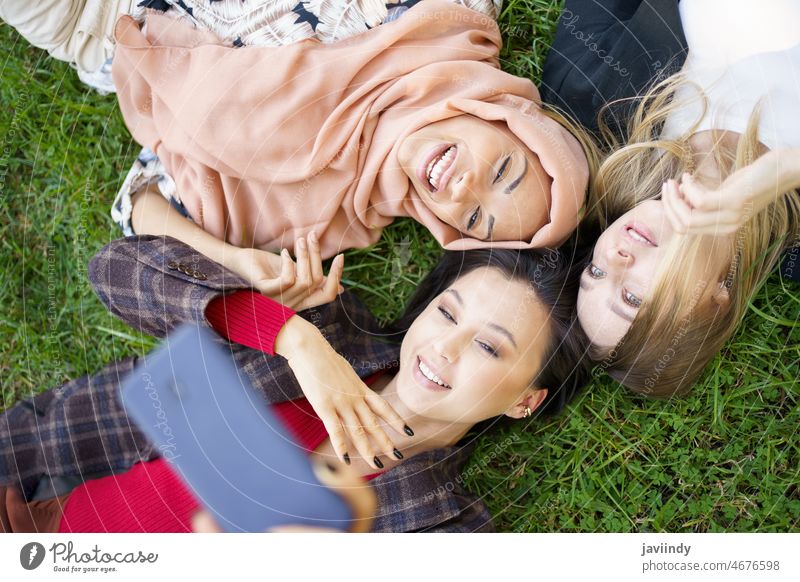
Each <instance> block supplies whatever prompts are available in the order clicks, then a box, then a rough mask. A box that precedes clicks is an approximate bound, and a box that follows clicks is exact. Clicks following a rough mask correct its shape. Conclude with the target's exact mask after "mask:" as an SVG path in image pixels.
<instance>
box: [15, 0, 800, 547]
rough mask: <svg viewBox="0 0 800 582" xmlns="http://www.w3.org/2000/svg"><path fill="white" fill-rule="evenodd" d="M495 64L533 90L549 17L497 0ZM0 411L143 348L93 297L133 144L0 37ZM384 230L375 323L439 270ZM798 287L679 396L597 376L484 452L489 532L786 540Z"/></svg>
mask: <svg viewBox="0 0 800 582" xmlns="http://www.w3.org/2000/svg"><path fill="white" fill-rule="evenodd" d="M505 6H506V8H505V10H504V13H503V16H502V18H501V24H502V25H503V30H504V32H505V33H506V36H507V38H509V43H508V45H507V46H506V49H505V50H504V55H503V56H504V59H505V62H504V67H505V68H506V69H507V70H509V71H511V72H514V73H516V74H520V75H526V76H530V77H531V78H533V79H534V80H538V76H539V74H540V72H541V65H542V62H543V56H544V54H545V53H546V50H547V46H548V44H549V42H550V41H551V39H552V35H553V32H554V29H555V22H556V19H557V16H558V9H559V3H558V2H557V1H548V0H525V1H523V0H519V1H513V0H511V1H507V2H506V3H505ZM0 42H2V45H3V46H5V47H6V50H7V52H6V53H5V54H6V56H5V57H2V59H3V60H2V65H1V66H0V75H1V78H0V139H2V146H0V224H2V237H0V247H1V248H2V250H1V251H0V265H1V266H2V272H3V278H2V289H1V290H0V304H2V310H0V326H1V327H2V342H1V343H0V373H1V374H2V376H1V377H2V380H0V386H2V397H3V402H2V405H0V409H2V407H7V406H10V405H11V404H13V403H14V402H15V401H16V400H17V399H19V398H23V397H28V396H30V395H32V394H34V393H37V392H40V391H42V390H45V389H47V388H50V387H53V386H56V385H58V384H60V383H62V382H64V381H66V380H68V379H71V378H74V377H77V376H79V375H82V374H86V373H90V372H92V371H95V370H97V369H98V368H100V367H101V366H102V365H103V364H105V363H106V362H108V361H109V360H111V359H113V358H120V357H125V356H128V355H131V354H141V353H143V352H146V351H147V350H149V349H151V348H152V347H154V346H155V345H156V344H155V342H154V340H153V339H151V338H148V337H144V336H141V335H139V334H137V333H136V332H134V331H132V330H131V329H129V328H127V327H126V326H125V325H123V324H121V323H119V322H118V321H116V320H115V319H114V317H113V316H111V315H110V314H109V313H108V312H106V310H105V309H104V308H103V306H102V305H101V303H100V302H99V301H98V300H97V298H96V297H95V296H94V294H93V292H92V289H91V286H90V285H89V282H88V280H87V276H86V265H87V262H88V260H89V259H90V258H91V256H92V255H93V254H94V253H95V252H97V250H98V249H100V247H101V246H103V245H104V244H105V243H107V242H108V241H110V240H113V239H115V238H118V237H119V236H120V234H121V233H120V232H119V230H118V229H117V227H116V226H115V225H114V224H113V223H112V222H111V219H110V216H109V212H108V209H109V206H110V203H111V201H112V199H113V198H114V195H115V193H116V191H117V189H118V187H119V186H120V184H121V182H122V180H123V177H124V175H125V173H126V172H127V170H128V168H129V167H130V165H131V163H132V162H133V160H134V158H135V156H136V153H137V152H138V149H139V148H138V147H137V146H136V145H135V144H134V143H133V142H132V141H131V140H130V137H129V134H128V132H127V131H126V129H125V127H124V125H123V123H122V119H121V116H120V115H119V112H118V110H117V107H116V102H115V99H114V97H113V96H107V97H103V96H100V95H98V94H96V93H95V92H93V91H91V90H87V89H86V88H85V87H84V86H83V85H82V84H81V83H80V82H79V81H78V79H77V76H76V74H75V72H74V71H73V70H72V69H70V68H69V67H68V66H67V65H65V64H63V63H59V62H56V61H54V60H53V59H50V58H48V57H47V55H46V53H44V52H42V51H40V50H37V49H34V48H31V47H30V46H29V45H28V44H27V43H26V42H25V41H24V40H23V39H21V38H20V37H19V36H18V35H17V34H16V33H15V32H14V31H13V30H11V29H10V28H9V27H8V26H5V25H2V27H0ZM437 252H438V249H437V246H436V244H435V242H433V241H432V240H430V237H429V236H427V233H426V232H425V231H424V229H422V228H420V227H418V225H416V224H412V223H409V222H407V221H398V222H397V223H395V224H394V225H392V227H390V228H389V229H387V230H386V232H385V236H384V238H383V239H382V241H381V242H380V243H379V244H377V245H375V246H374V247H372V248H370V249H367V250H364V251H358V252H352V253H349V254H348V257H347V261H348V267H347V269H346V274H345V276H346V279H347V281H346V283H347V284H348V285H350V286H351V287H354V288H356V289H357V290H358V292H359V294H360V295H361V296H362V297H363V298H364V299H365V300H366V301H367V303H368V304H369V305H370V307H371V308H372V309H373V310H374V311H375V312H376V313H377V314H378V315H379V316H380V317H381V318H383V319H390V318H392V317H393V316H395V315H396V314H398V313H399V311H400V309H401V307H402V304H403V302H404V300H405V299H406V298H407V296H408V294H409V293H410V292H411V291H412V290H413V288H414V285H415V284H416V283H417V282H418V281H419V279H420V278H421V276H422V275H423V274H424V273H425V272H426V270H427V269H429V268H430V267H431V266H432V264H433V263H434V262H435V260H436V256H437ZM798 360H800V286H788V285H787V286H785V287H784V286H783V285H782V283H781V281H780V279H779V278H778V276H777V275H775V276H774V277H773V278H772V279H771V280H770V282H769V284H768V285H767V286H766V287H765V288H764V289H763V290H762V292H761V293H760V294H759V295H758V297H756V298H755V300H754V301H753V304H752V306H751V309H750V310H749V313H748V315H747V318H746V320H745V322H744V325H742V327H741V329H740V331H739V333H738V334H737V335H736V336H735V337H734V338H733V339H732V340H731V341H730V342H729V344H728V345H727V347H726V349H725V350H724V351H723V353H721V354H720V355H719V356H718V357H717V358H716V360H715V361H714V362H713V363H712V365H711V366H710V367H709V370H708V371H707V373H706V375H705V377H704V378H703V380H702V382H701V383H700V384H699V385H698V386H697V387H696V389H695V390H694V393H693V395H692V396H691V397H689V398H685V399H682V400H675V401H672V402H650V401H645V400H641V399H635V398H632V397H630V396H629V395H628V394H626V393H625V391H624V390H623V389H621V388H620V387H618V386H617V385H616V384H615V383H614V382H613V381H611V380H610V379H609V378H607V377H604V376H603V375H602V373H598V374H597V375H596V377H595V379H594V381H593V382H592V384H591V386H589V388H588V389H587V390H586V391H585V392H584V394H583V396H581V397H580V398H578V400H577V401H575V402H574V403H573V404H572V405H571V406H570V407H569V409H568V410H567V411H566V412H565V413H563V414H561V415H560V416H558V417H556V418H553V419H537V420H533V421H532V422H530V423H528V424H527V425H523V424H522V423H521V424H520V425H519V426H517V427H515V428H513V429H503V430H502V431H500V432H498V433H495V434H492V435H489V436H486V437H484V438H482V439H481V442H480V445H479V447H478V450H477V452H476V453H475V455H474V456H473V461H472V463H471V464H470V466H469V467H468V468H467V470H466V471H465V475H464V478H465V480H466V482H467V483H468V485H469V487H470V488H471V489H472V490H473V491H475V492H476V493H479V494H481V495H482V496H483V497H484V499H486V500H487V502H488V504H489V506H490V509H491V511H492V513H493V514H494V515H495V516H496V524H497V527H498V528H499V529H500V530H503V531H520V532H527V531H583V532H596V531H598V532H606V531H790V530H797V529H798V520H800V437H799V436H798V425H800V409H798V396H799V395H800V391H798V385H797V378H798Z"/></svg>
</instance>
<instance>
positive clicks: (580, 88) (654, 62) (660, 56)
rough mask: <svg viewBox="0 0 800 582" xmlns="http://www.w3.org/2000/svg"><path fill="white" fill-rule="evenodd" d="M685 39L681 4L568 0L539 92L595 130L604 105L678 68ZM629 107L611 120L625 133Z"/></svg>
mask: <svg viewBox="0 0 800 582" xmlns="http://www.w3.org/2000/svg"><path fill="white" fill-rule="evenodd" d="M685 58H686V38H685V37H684V34H683V27H682V26H681V20H680V14H679V13H678V2H677V0H609V1H602V2H601V1H599V0H567V1H566V3H565V5H564V10H563V12H562V14H561V18H560V19H559V22H558V29H557V32H556V37H555V40H554V41H553V45H552V46H551V48H550V52H549V53H548V55H547V60H546V61H545V65H544V73H543V75H542V84H541V87H540V91H541V94H542V99H543V100H544V101H545V102H546V103H550V104H552V105H556V106H558V107H560V108H562V109H564V110H565V111H567V113H569V114H571V115H572V116H573V117H575V118H576V119H577V120H578V121H579V122H580V123H581V124H583V125H584V126H585V127H587V128H589V129H590V130H592V131H597V114H598V113H599V111H600V109H601V108H602V107H603V105H605V104H606V103H609V102H611V101H614V100H616V99H623V98H628V97H633V96H635V95H637V94H639V93H641V92H642V91H643V90H644V89H645V88H646V87H647V86H648V85H649V84H650V83H651V82H652V80H653V79H654V78H656V77H659V76H661V77H666V76H668V75H670V74H672V73H674V72H677V71H678V70H680V68H681V67H682V66H683V61H684V60H685ZM627 111H628V108H627V107H619V108H615V109H613V110H612V111H611V112H610V116H611V117H610V118H609V119H608V120H607V121H608V122H609V123H610V124H612V127H615V126H616V129H617V131H618V132H620V133H621V132H622V129H623V128H624V125H625V120H626V116H627Z"/></svg>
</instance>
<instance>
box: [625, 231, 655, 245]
mask: <svg viewBox="0 0 800 582" xmlns="http://www.w3.org/2000/svg"><path fill="white" fill-rule="evenodd" d="M628 234H629V235H631V238H632V239H633V240H635V241H639V242H643V243H645V244H650V241H649V240H647V239H646V238H644V237H643V236H642V235H640V234H639V233H638V232H636V231H635V230H634V229H632V228H629V229H628Z"/></svg>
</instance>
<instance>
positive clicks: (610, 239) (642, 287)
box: [578, 200, 730, 351]
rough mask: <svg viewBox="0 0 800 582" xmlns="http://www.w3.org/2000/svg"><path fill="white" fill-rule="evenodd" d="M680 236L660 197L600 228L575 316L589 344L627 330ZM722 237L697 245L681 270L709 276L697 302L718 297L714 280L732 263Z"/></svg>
mask: <svg viewBox="0 0 800 582" xmlns="http://www.w3.org/2000/svg"><path fill="white" fill-rule="evenodd" d="M681 236H682V235H680V234H678V233H676V232H675V231H674V230H673V229H672V227H671V225H670V223H669V220H668V219H667V216H666V213H665V212H664V207H663V203H662V202H661V200H648V201H646V202H642V203H640V204H638V205H637V206H636V207H635V208H634V209H633V210H630V211H628V212H626V213H625V214H623V215H622V216H621V217H620V218H619V219H618V220H616V221H615V222H614V223H613V224H612V225H611V226H609V227H608V228H607V229H606V230H605V231H603V234H602V235H600V238H598V239H597V243H595V246H594V253H593V255H592V261H591V263H590V264H589V266H588V267H587V268H586V270H585V271H584V273H583V274H582V275H581V286H580V290H579V292H578V320H579V321H580V324H581V327H582V328H583V330H584V331H585V332H586V335H587V336H588V337H589V340H590V341H591V342H592V344H594V345H595V346H597V347H598V348H602V349H604V350H608V351H610V350H611V349H612V348H613V347H614V346H616V345H617V343H618V342H619V340H621V339H622V337H623V336H624V335H625V334H626V333H627V331H628V329H629V328H630V326H631V323H632V322H633V319H634V318H635V317H636V314H637V311H638V309H639V307H641V305H642V302H643V301H644V300H645V299H646V298H647V296H648V293H649V292H650V291H651V289H652V288H653V286H654V283H655V277H656V275H657V273H658V272H659V269H660V267H661V265H662V263H663V261H664V260H665V259H666V256H667V250H668V249H669V246H670V243H671V242H672V240H673V239H674V238H675V237H681ZM683 238H685V237H683ZM725 242H726V241H725V237H708V244H704V245H702V246H701V252H702V254H703V256H698V257H696V260H695V261H693V262H692V268H691V269H690V272H686V273H683V274H682V276H683V277H689V278H691V279H692V280H694V281H705V282H707V283H706V284H705V285H704V287H703V289H702V292H701V294H700V295H699V298H698V304H699V305H702V304H704V303H705V302H707V301H708V300H709V299H711V298H712V297H713V298H715V299H717V300H718V301H719V300H721V299H720V297H719V292H720V289H719V287H718V284H717V283H718V280H719V279H720V278H721V277H724V274H725V273H726V272H727V267H728V265H729V264H730V255H729V254H728V253H727V252H724V250H723V249H724V248H725Z"/></svg>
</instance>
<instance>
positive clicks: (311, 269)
mask: <svg viewBox="0 0 800 582" xmlns="http://www.w3.org/2000/svg"><path fill="white" fill-rule="evenodd" d="M295 256H296V257H297V262H295V261H292V258H291V257H290V256H289V251H287V250H286V249H284V250H283V251H281V254H280V255H276V254H275V253H270V252H268V251H262V250H259V249H249V248H235V249H233V250H232V251H231V255H230V256H229V257H226V259H225V261H224V263H223V264H225V266H226V267H228V268H229V269H231V270H232V271H233V272H234V273H236V274H237V275H239V276H240V277H242V278H243V279H245V280H246V281H248V282H249V283H250V284H251V285H252V286H253V288H255V289H256V290H257V291H259V292H260V293H261V294H263V295H266V296H267V297H269V298H270V299H274V300H275V301H277V302H279V303H282V304H283V305H286V306H287V307H290V308H292V309H294V310H296V311H300V310H302V309H308V308H310V307H317V306H319V305H324V304H325V303H330V302H331V301H333V300H334V299H336V296H337V295H338V294H339V293H341V292H342V288H341V285H340V281H341V278H342V272H343V269H344V255H338V256H336V257H335V258H334V259H333V263H332V264H331V269H330V271H329V272H328V276H327V277H325V276H324V273H323V270H322V257H321V255H320V249H319V241H318V240H317V237H316V235H315V234H314V233H313V232H312V233H310V234H309V235H308V237H307V238H302V237H301V238H299V239H297V241H296V243H295Z"/></svg>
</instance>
